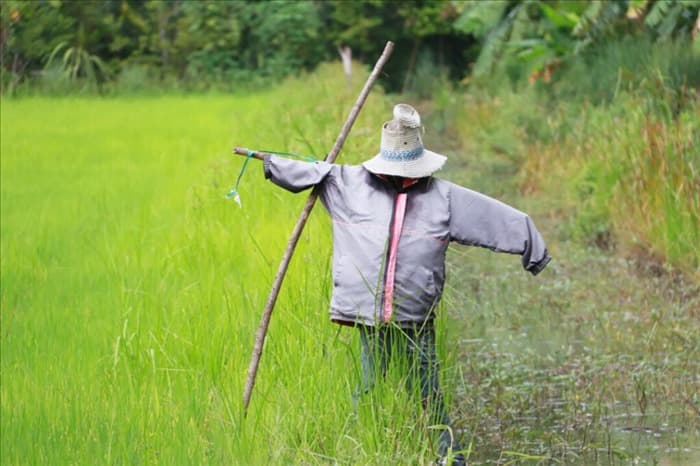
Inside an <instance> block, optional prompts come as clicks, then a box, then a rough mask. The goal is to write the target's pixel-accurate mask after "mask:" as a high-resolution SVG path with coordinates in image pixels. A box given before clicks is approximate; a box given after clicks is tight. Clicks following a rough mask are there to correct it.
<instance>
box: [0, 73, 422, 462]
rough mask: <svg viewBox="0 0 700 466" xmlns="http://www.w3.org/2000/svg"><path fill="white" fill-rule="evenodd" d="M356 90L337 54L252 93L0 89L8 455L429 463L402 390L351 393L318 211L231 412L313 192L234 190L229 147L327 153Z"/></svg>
mask: <svg viewBox="0 0 700 466" xmlns="http://www.w3.org/2000/svg"><path fill="white" fill-rule="evenodd" d="M356 92H357V89H350V90H346V84H345V80H344V78H343V76H342V72H341V70H340V67H339V66H338V70H337V73H336V71H335V70H334V69H331V68H326V69H322V70H320V71H319V72H318V73H317V74H315V75H312V76H306V77H304V78H303V79H298V80H292V81H289V82H288V83H286V85H285V86H284V88H283V89H281V90H277V91H273V92H269V93H265V94H259V95H255V96H250V97H240V96H237V97H227V96H224V95H218V96H214V95H212V96H207V97H190V98H183V97H177V98H167V97H164V98H130V99H123V98H122V99H103V100H98V99H80V98H65V99H45V98H26V99H13V100H7V101H4V102H3V105H2V112H3V114H2V134H3V137H2V146H1V148H2V222H1V223H2V251H1V253H2V254H1V256H2V284H1V287H2V288H1V291H0V293H1V303H2V386H1V388H0V390H1V393H2V401H1V412H2V416H0V418H1V420H0V422H1V423H2V424H1V427H2V428H1V431H2V448H0V455H1V458H2V460H1V462H2V463H3V464H8V465H9V464H18V465H19V464H22V465H24V464H105V463H107V464H155V463H159V464H270V463H272V464H294V463H306V464H308V463H312V464H313V463H326V462H329V461H330V462H332V461H341V462H355V463H366V464H373V463H374V464H386V462H387V461H389V462H399V461H402V460H403V458H407V457H410V458H413V460H415V461H419V460H420V459H421V458H424V457H430V458H432V455H433V452H432V450H431V448H432V447H431V444H430V442H429V441H428V440H426V439H427V434H426V432H427V420H426V421H425V422H423V423H422V424H417V423H416V412H417V408H416V409H412V408H408V406H412V407H416V406H417V405H418V404H417V403H409V402H408V401H407V398H406V396H408V395H405V394H404V395H399V396H398V397H395V396H394V394H393V392H386V393H385V394H384V395H382V396H381V397H380V399H381V400H383V402H382V403H381V404H374V403H363V404H361V406H360V407H359V409H358V410H357V412H355V410H354V409H353V407H352V402H351V399H352V393H353V392H354V390H355V387H356V385H357V381H358V377H359V376H358V374H357V372H358V367H357V359H358V358H357V353H358V347H357V345H358V342H357V340H356V336H355V334H354V333H353V332H352V331H350V330H347V329H345V330H342V331H341V332H339V331H338V328H337V327H336V326H332V325H330V324H329V323H328V318H327V313H326V308H327V305H328V296H329V288H330V283H329V281H328V276H329V273H328V270H329V266H330V265H329V264H330V230H329V223H328V221H327V219H326V218H325V216H323V215H322V214H321V213H320V212H318V213H317V214H315V215H313V216H312V221H311V222H310V224H309V225H308V227H307V230H306V231H305V233H304V235H303V237H302V239H301V241H300V245H299V248H298V250H297V253H296V256H295V259H294V260H293V261H292V266H291V270H290V272H289V275H288V277H287V280H286V284H285V289H284V291H283V293H282V295H281V296H280V299H279V301H278V305H277V310H276V315H275V317H274V319H273V323H272V326H271V328H270V332H269V339H268V341H267V343H266V347H265V354H264V359H263V363H262V367H261V371H260V373H259V376H258V384H257V386H256V390H255V393H254V395H253V399H252V404H251V410H250V412H249V414H248V417H247V418H246V419H244V418H243V417H242V413H241V394H242V383H243V379H244V378H245V373H246V369H247V365H248V360H249V357H250V351H251V348H252V343H253V335H254V333H255V330H256V329H257V325H258V321H259V316H260V311H261V309H262V306H263V304H264V301H265V299H266V296H267V292H268V287H269V284H270V283H271V282H272V277H273V274H274V272H275V270H276V267H277V260H278V258H279V257H280V255H281V252H282V250H283V248H284V246H285V243H286V238H287V236H288V233H289V232H290V230H291V226H292V225H293V222H294V221H295V219H296V215H297V213H298V212H299V210H300V206H301V204H302V203H303V200H304V196H293V195H290V194H287V193H284V192H282V191H280V190H279V189H278V188H276V187H274V186H272V185H271V184H270V183H266V182H264V181H263V178H262V170H261V167H260V166H259V165H258V166H256V167H252V166H251V168H249V172H248V173H247V174H246V176H245V177H244V179H243V183H242V186H241V196H242V201H243V206H244V208H243V209H242V210H241V209H239V208H238V207H237V206H236V205H235V204H233V203H231V202H230V201H229V202H227V201H225V199H224V195H225V193H226V192H227V191H228V190H229V189H230V188H231V187H232V185H233V182H234V181H235V175H236V174H237V171H238V169H239V167H240V165H241V162H242V160H240V159H234V158H233V157H232V156H231V155H229V153H230V149H231V148H232V147H233V146H234V145H248V146H250V147H253V148H262V149H287V150H292V151H297V152H300V153H306V154H310V153H311V154H312V155H315V156H317V157H322V156H323V155H324V152H325V151H327V150H329V148H330V147H331V146H332V143H333V141H334V140H335V137H336V136H337V133H338V131H339V129H340V127H341V125H342V123H343V121H344V120H345V117H346V116H347V113H348V112H349V110H350V108H351V105H352V103H353V102H354V99H355V96H356ZM385 114H386V109H385V108H384V100H383V98H382V97H381V95H380V94H377V95H374V96H372V97H371V98H370V99H369V101H368V102H367V104H366V107H365V108H364V109H363V112H362V115H361V117H360V119H359V120H358V122H357V123H356V127H355V129H354V131H353V133H352V136H351V138H350V139H349V140H348V141H347V143H346V145H345V149H344V151H343V153H342V154H341V160H344V161H347V162H352V161H357V160H362V159H364V158H366V157H367V154H368V153H374V151H375V150H376V146H377V145H378V131H377V125H378V123H377V122H381V121H383V119H384V116H385ZM319 210H320V209H319ZM378 396H379V395H378ZM421 426H422V427H425V428H421ZM386 435H390V436H396V438H397V441H396V442H395V443H392V444H391V447H387V444H386V443H385V441H384V440H385V439H386ZM399 437H400V439H399ZM392 458H393V459H392ZM413 460H412V461H413Z"/></svg>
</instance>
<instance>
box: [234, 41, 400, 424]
mask: <svg viewBox="0 0 700 466" xmlns="http://www.w3.org/2000/svg"><path fill="white" fill-rule="evenodd" d="M393 49H394V43H393V42H391V41H389V42H387V43H386V46H385V47H384V51H383V52H382V54H381V56H380V57H379V59H378V60H377V63H376V64H375V65H374V69H373V70H372V72H371V73H370V75H369V77H368V78H367V82H366V83H365V85H364V87H363V88H362V91H361V92H360V95H359V97H358V98H357V101H355V105H354V106H353V107H352V110H351V111H350V114H349V115H348V118H347V120H346V121H345V124H344V125H343V127H342V128H341V130H340V133H339V134H338V138H337V139H336V140H335V144H334V145H333V148H332V149H331V151H330V153H329V154H328V156H327V157H326V162H329V163H333V162H334V161H335V159H336V157H337V156H338V153H339V152H340V149H341V148H342V147H343V144H344V143H345V139H346V138H347V137H348V134H349V133H350V129H351V128H352V125H353V124H354V123H355V120H356V119H357V115H358V114H359V113H360V110H361V109H362V105H364V103H365V100H367V96H368V95H369V92H370V90H371V89H372V86H373V85H374V83H375V81H376V80H377V78H378V77H379V73H380V72H381V70H382V68H383V67H384V64H385V63H386V62H387V60H388V59H389V55H391V52H392V50H393ZM233 151H234V153H236V154H241V155H248V154H249V151H248V150H247V149H243V148H239V147H236V148H235V149H234V150H233ZM252 155H253V156H254V157H256V158H262V156H263V154H262V153H259V152H256V153H253V154H252ZM317 198H318V193H317V192H316V189H314V190H313V191H312V192H311V194H310V195H309V198H308V199H307V200H306V204H305V205H304V209H303V210H302V211H301V215H300V216H299V220H297V223H296V226H295V227H294V231H293V232H292V236H291V237H290V238H289V242H288V243H287V249H286V250H285V251H284V255H283V256H282V262H281V263H280V266H279V268H278V269H277V275H275V280H274V281H273V283H272V289H271V290H270V295H269V296H268V298H267V303H266V304H265V310H264V311H263V315H262V320H261V322H260V327H259V328H258V331H257V333H256V334H255V345H254V347H253V355H252V357H251V359H250V366H248V377H247V378H246V382H245V390H244V391H243V409H244V414H247V413H248V405H249V404H250V396H251V394H252V393H253V386H254V385H255V378H256V376H257V374H258V366H259V365H260V357H261V356H262V352H263V345H264V343H265V336H266V335H267V328H268V326H269V325H270V317H271V316H272V311H273V309H274V308H275V303H276V302H277V296H278V295H279V292H280V289H281V287H282V281H283V280H284V276H285V274H286V273H287V269H288V268H289V262H290V261H291V259H292V254H294V249H295V248H296V245H297V242H298V241H299V237H300V236H301V232H302V230H303V229H304V226H305V225H306V221H307V220H308V218H309V214H310V213H311V210H312V209H313V208H314V205H315V204H316V199H317Z"/></svg>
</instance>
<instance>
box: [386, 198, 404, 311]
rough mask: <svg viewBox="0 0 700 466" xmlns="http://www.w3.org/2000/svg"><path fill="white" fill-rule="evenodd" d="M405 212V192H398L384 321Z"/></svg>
mask: <svg viewBox="0 0 700 466" xmlns="http://www.w3.org/2000/svg"><path fill="white" fill-rule="evenodd" d="M405 213H406V193H399V194H398V195H397V196H396V204H395V205H394V221H393V223H392V224H391V244H390V245H389V263H388V264H387V268H386V281H385V284H384V316H383V317H384V322H389V321H390V320H391V308H392V303H393V301H394V279H395V278H396V256H397V252H398V249H399V239H400V237H401V230H402V228H403V218H404V214H405Z"/></svg>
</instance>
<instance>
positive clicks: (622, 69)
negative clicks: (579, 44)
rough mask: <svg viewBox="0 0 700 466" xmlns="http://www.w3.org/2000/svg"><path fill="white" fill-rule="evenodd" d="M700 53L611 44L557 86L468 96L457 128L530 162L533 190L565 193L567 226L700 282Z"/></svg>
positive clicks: (527, 183)
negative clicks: (686, 274)
mask: <svg viewBox="0 0 700 466" xmlns="http://www.w3.org/2000/svg"><path fill="white" fill-rule="evenodd" d="M637 58H638V60H637ZM699 60H700V57H698V56H697V55H696V54H694V53H693V51H692V50H688V49H687V48H683V47H682V46H681V45H680V44H674V43H669V44H657V45H653V44H651V43H647V42H645V41H641V43H635V44H631V43H627V42H623V43H613V44H610V45H609V46H608V47H607V48H603V49H602V50H600V51H598V52H597V53H596V54H594V55H592V56H590V57H587V58H586V59H585V60H581V61H579V62H576V63H575V64H573V66H571V67H570V68H569V69H568V70H566V71H562V72H560V76H558V78H557V79H556V80H555V82H554V83H552V84H548V83H543V82H538V83H536V84H535V85H534V86H531V87H530V88H528V89H523V90H521V91H520V92H518V93H513V92H510V91H507V90H503V91H501V92H500V93H499V94H498V95H497V96H496V97H494V98H483V97H480V96H479V95H478V94H477V95H476V96H474V95H467V96H466V97H465V99H464V100H463V102H464V106H463V108H462V109H461V111H459V113H458V119H459V123H458V128H460V130H461V135H462V138H463V139H464V141H465V143H466V144H471V145H472V146H476V147H479V148H480V150H483V146H484V143H485V144H487V145H489V146H491V147H488V149H489V150H493V151H495V152H500V153H503V154H506V155H508V156H509V158H510V159H512V160H513V161H515V162H516V163H517V164H518V165H520V166H521V167H522V171H521V180H522V184H521V187H522V189H523V190H524V191H527V192H531V191H536V190H541V191H543V192H544V193H546V195H547V196H548V197H550V198H555V199H559V200H560V206H559V209H560V210H561V211H562V213H563V214H564V217H565V218H568V220H569V221H570V223H569V225H570V226H571V228H569V229H568V232H567V233H568V234H571V235H573V236H574V237H577V238H579V239H582V240H584V241H585V242H588V243H592V244H598V245H600V246H604V247H612V246H619V247H620V248H621V249H622V250H623V251H627V253H632V254H635V255H641V256H644V257H645V258H650V257H653V258H654V261H656V262H659V263H666V264H667V265H669V266H671V267H672V268H679V269H682V270H684V271H686V272H687V273H690V274H691V275H695V276H696V278H700V275H698V273H700V272H699V271H700V250H699V249H698V248H697V246H696V245H697V244H699V243H700V194H699V193H700V189H699V188H700V132H699V131H698V128H699V127H700V113H699V112H698V104H699V97H698V94H697V89H698V87H697V86H700V76H699V75H698V73H697V70H698V69H700V66H699V65H700V61H699ZM480 141H481V142H480Z"/></svg>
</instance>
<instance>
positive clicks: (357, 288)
mask: <svg viewBox="0 0 700 466" xmlns="http://www.w3.org/2000/svg"><path fill="white" fill-rule="evenodd" d="M262 158H263V166H264V173H265V178H267V179H269V180H270V181H272V182H273V183H275V184H276V185H278V186H280V187H282V188H284V189H286V190H288V191H291V192H295V193H296V192H300V191H303V190H306V189H308V188H312V187H315V189H316V192H317V193H318V196H319V198H320V200H321V202H322V204H323V206H324V207H325V209H326V211H327V212H328V214H329V215H330V216H331V219H332V224H333V269H332V270H333V272H332V273H333V292H332V297H331V302H330V318H331V320H332V321H333V322H335V323H338V324H340V325H346V326H352V327H355V328H356V329H357V331H358V333H359V337H360V342H361V367H362V390H361V392H367V391H369V390H371V388H372V386H373V383H374V381H375V380H376V379H377V377H382V376H383V375H384V374H385V372H386V370H387V366H388V364H389V362H390V360H391V358H392V357H394V356H396V355H401V356H402V357H405V358H407V360H408V363H409V368H410V373H409V377H408V379H407V380H408V384H409V385H411V384H412V383H413V382H417V383H419V386H420V390H419V391H420V394H421V397H422V401H423V404H424V406H426V408H427V409H429V410H430V411H429V412H431V413H432V415H433V416H434V418H433V419H434V420H435V421H436V423H438V424H442V425H444V426H451V421H450V418H449V415H448V413H447V409H446V407H445V403H444V401H443V396H442V392H441V390H440V388H439V384H438V374H439V363H438V360H437V356H436V350H435V328H434V325H433V321H434V318H435V309H436V306H437V304H438V302H439V301H440V297H441V295H442V292H443V287H444V284H445V254H446V251H447V247H448V245H449V243H450V242H453V241H454V242H457V243H460V244H463V245H469V246H480V247H485V248H488V249H491V250H493V251H496V252H506V253H511V254H519V255H521V256H522V265H523V267H524V269H525V270H527V271H528V272H530V273H532V274H533V275H536V274H538V273H539V272H541V271H542V270H543V269H544V268H545V266H546V265H547V264H548V263H549V261H550V259H551V258H550V256H549V254H548V253H547V248H546V247H545V243H544V240H543V239H542V237H541V236H540V234H539V232H538V231H537V229H536V228H535V225H534V223H533V222H532V220H531V219H530V217H529V216H528V215H527V214H525V213H523V212H521V211H519V210H517V209H515V208H513V207H510V206H508V205H506V204H504V203H502V202H500V201H498V200H495V199H493V198H490V197H488V196H485V195H483V194H480V193H478V192H475V191H472V190H469V189H467V188H464V187H461V186H458V185H456V184H454V183H451V182H448V181H445V180H441V179H438V178H435V177H433V174H434V173H435V172H437V171H438V170H440V169H441V168H442V166H443V165H444V163H445V161H446V157H445V156H444V155H440V154H437V153H435V152H432V151H430V150H427V149H426V148H425V147H424V146H423V141H422V126H421V119H420V116H419V114H418V112H417V111H416V110H415V109H414V108H413V107H411V106H409V105H406V104H398V105H396V106H395V107H394V112H393V119H392V120H390V121H387V122H386V123H384V125H383V126H382V131H381V148H380V152H379V153H378V154H377V155H376V156H374V157H373V158H371V159H369V160H367V161H365V162H364V163H362V164H361V165H337V164H331V163H327V162H305V161H299V160H290V159H287V158H282V157H278V156H275V155H270V154H266V155H264V156H263V157H262ZM459 450H460V445H459V444H458V442H457V441H456V440H455V439H453V435H452V433H451V429H445V430H442V431H441V432H440V435H439V439H438V453H439V455H440V456H441V460H442V461H443V463H442V464H445V463H444V461H445V459H446V458H447V456H448V454H450V452H454V451H459ZM452 464H455V465H459V464H464V458H463V456H462V455H461V454H457V455H454V456H453V457H452Z"/></svg>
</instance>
